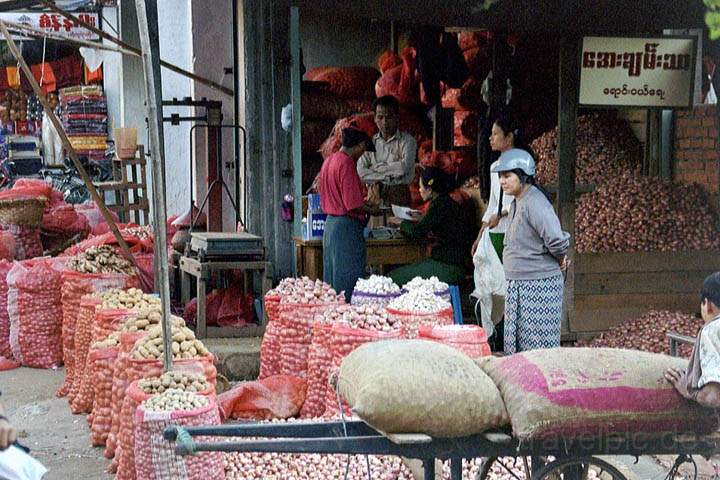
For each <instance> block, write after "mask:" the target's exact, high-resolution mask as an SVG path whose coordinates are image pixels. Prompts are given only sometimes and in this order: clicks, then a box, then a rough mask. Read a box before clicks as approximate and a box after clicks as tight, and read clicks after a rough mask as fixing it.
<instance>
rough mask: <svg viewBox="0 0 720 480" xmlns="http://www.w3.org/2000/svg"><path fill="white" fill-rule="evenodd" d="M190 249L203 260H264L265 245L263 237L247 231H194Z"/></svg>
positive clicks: (191, 235) (191, 236)
mask: <svg viewBox="0 0 720 480" xmlns="http://www.w3.org/2000/svg"><path fill="white" fill-rule="evenodd" d="M190 251H191V252H192V253H194V254H196V255H197V257H198V259H199V260H200V261H201V262H203V261H206V260H207V261H212V260H226V259H230V258H232V259H233V260H262V259H264V258H265V247H264V246H263V239H262V237H258V236H257V235H253V234H250V233H246V232H239V233H234V232H192V233H191V234H190Z"/></svg>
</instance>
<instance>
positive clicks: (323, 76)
mask: <svg viewBox="0 0 720 480" xmlns="http://www.w3.org/2000/svg"><path fill="white" fill-rule="evenodd" d="M305 76H306V78H307V79H308V80H312V81H316V82H326V83H327V84H328V91H329V92H331V93H333V94H335V95H337V96H338V97H340V98H369V99H372V98H373V97H374V96H375V82H377V79H378V77H380V72H378V71H377V70H376V69H375V68H373V67H361V66H360V67H319V68H314V69H312V70H310V71H308V72H307V74H306V75H305Z"/></svg>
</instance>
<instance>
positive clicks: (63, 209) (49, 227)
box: [42, 203, 90, 234]
mask: <svg viewBox="0 0 720 480" xmlns="http://www.w3.org/2000/svg"><path fill="white" fill-rule="evenodd" d="M42 230H43V231H44V232H50V233H62V234H76V233H83V234H87V233H89V232H90V225H89V224H88V221H87V218H85V217H84V216H83V215H79V214H78V213H77V211H76V210H75V207H74V206H73V205H68V204H67V203H62V204H59V205H57V206H55V207H53V208H51V209H50V210H49V211H47V212H46V213H45V214H44V215H43V220H42Z"/></svg>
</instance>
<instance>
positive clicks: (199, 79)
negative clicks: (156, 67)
mask: <svg viewBox="0 0 720 480" xmlns="http://www.w3.org/2000/svg"><path fill="white" fill-rule="evenodd" d="M38 1H39V2H40V3H42V4H43V5H45V6H46V7H47V8H49V9H50V10H52V11H53V12H55V13H58V14H60V15H62V16H63V17H65V18H67V19H69V20H72V21H73V22H75V23H76V24H78V25H80V26H83V27H85V28H87V29H88V30H90V31H91V32H93V33H95V34H97V35H100V37H102V38H104V39H105V40H108V41H110V42H112V43H114V44H115V45H119V46H121V47H123V48H124V49H126V50H130V51H131V52H135V53H136V54H138V55H141V54H142V51H141V50H140V49H139V48H136V47H133V46H132V45H129V44H127V43H125V42H123V41H122V40H120V39H118V38H116V37H113V36H112V35H110V34H109V33H107V32H104V31H102V30H100V29H99V28H96V27H94V26H93V25H90V24H89V23H86V22H83V21H82V20H80V19H79V18H78V17H76V16H75V15H73V14H72V13H70V12H66V11H65V10H63V9H61V8H60V7H58V6H57V5H55V3H53V2H51V1H49V0H38ZM138 10H139V9H138ZM160 65H162V66H163V67H165V68H167V69H168V70H171V71H173V72H175V73H179V74H180V75H183V76H185V77H188V78H190V79H192V80H195V81H196V82H199V83H202V84H204V85H207V86H208V87H210V88H213V89H215V90H218V91H220V92H222V93H224V94H226V95H233V91H232V90H231V89H229V88H227V87H223V86H222V85H220V84H219V83H216V82H213V81H212V80H208V79H207V78H205V77H201V76H200V75H197V74H195V73H192V72H188V71H187V70H183V69H182V68H180V67H178V66H176V65H173V64H172V63H169V62H166V61H164V60H160Z"/></svg>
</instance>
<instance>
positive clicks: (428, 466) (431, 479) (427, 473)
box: [423, 458, 455, 480]
mask: <svg viewBox="0 0 720 480" xmlns="http://www.w3.org/2000/svg"><path fill="white" fill-rule="evenodd" d="M423 478H427V479H428V480H435V459H434V458H425V459H423ZM453 480H455V479H453Z"/></svg>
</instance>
